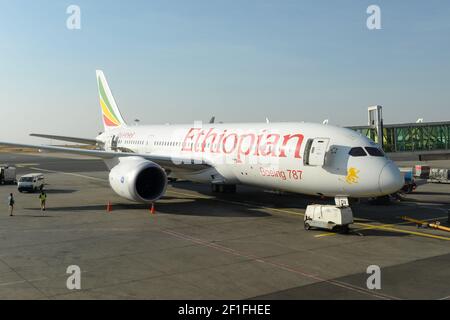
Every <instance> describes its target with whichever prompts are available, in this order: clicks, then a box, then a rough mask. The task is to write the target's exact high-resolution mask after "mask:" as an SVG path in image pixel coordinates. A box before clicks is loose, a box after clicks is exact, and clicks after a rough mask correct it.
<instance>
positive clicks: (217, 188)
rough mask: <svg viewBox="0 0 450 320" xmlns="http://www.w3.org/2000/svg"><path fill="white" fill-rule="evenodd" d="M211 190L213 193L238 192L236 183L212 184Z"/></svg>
mask: <svg viewBox="0 0 450 320" xmlns="http://www.w3.org/2000/svg"><path fill="white" fill-rule="evenodd" d="M211 191H212V192H213V193H236V185H235V184H218V183H213V184H211Z"/></svg>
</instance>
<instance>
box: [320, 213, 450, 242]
mask: <svg viewBox="0 0 450 320" xmlns="http://www.w3.org/2000/svg"><path fill="white" fill-rule="evenodd" d="M444 219H447V217H439V218H431V219H425V220H422V221H437V220H444ZM355 224H358V223H355ZM407 224H413V223H412V222H399V223H392V224H383V225H370V227H364V228H358V229H355V230H352V231H355V232H356V231H363V230H371V229H377V228H381V227H392V226H400V225H407ZM406 231H407V230H406ZM424 234H425V233H424ZM336 235H338V233H336V232H328V233H321V234H318V235H315V236H314V238H321V237H329V236H336ZM448 240H450V238H449V239H448Z"/></svg>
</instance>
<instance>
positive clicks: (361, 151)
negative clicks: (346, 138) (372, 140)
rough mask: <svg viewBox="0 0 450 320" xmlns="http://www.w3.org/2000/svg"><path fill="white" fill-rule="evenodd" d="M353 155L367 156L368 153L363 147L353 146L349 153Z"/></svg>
mask: <svg viewBox="0 0 450 320" xmlns="http://www.w3.org/2000/svg"><path fill="white" fill-rule="evenodd" d="M348 154H349V155H351V156H352V157H366V156H367V153H366V152H365V151H364V149H363V148H361V147H356V148H352V149H351V150H350V152H349V153H348Z"/></svg>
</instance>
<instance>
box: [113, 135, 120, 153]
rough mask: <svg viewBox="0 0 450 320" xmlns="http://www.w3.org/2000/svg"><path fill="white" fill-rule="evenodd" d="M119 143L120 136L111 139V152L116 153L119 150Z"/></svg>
mask: <svg viewBox="0 0 450 320" xmlns="http://www.w3.org/2000/svg"><path fill="white" fill-rule="evenodd" d="M118 141H119V137H118V136H112V137H111V150H113V151H116V150H117V142H118Z"/></svg>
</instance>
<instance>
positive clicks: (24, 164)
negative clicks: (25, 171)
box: [16, 163, 39, 168]
mask: <svg viewBox="0 0 450 320" xmlns="http://www.w3.org/2000/svg"><path fill="white" fill-rule="evenodd" d="M38 165H39V163H18V164H16V167H17V168H24V167H31V166H38Z"/></svg>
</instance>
